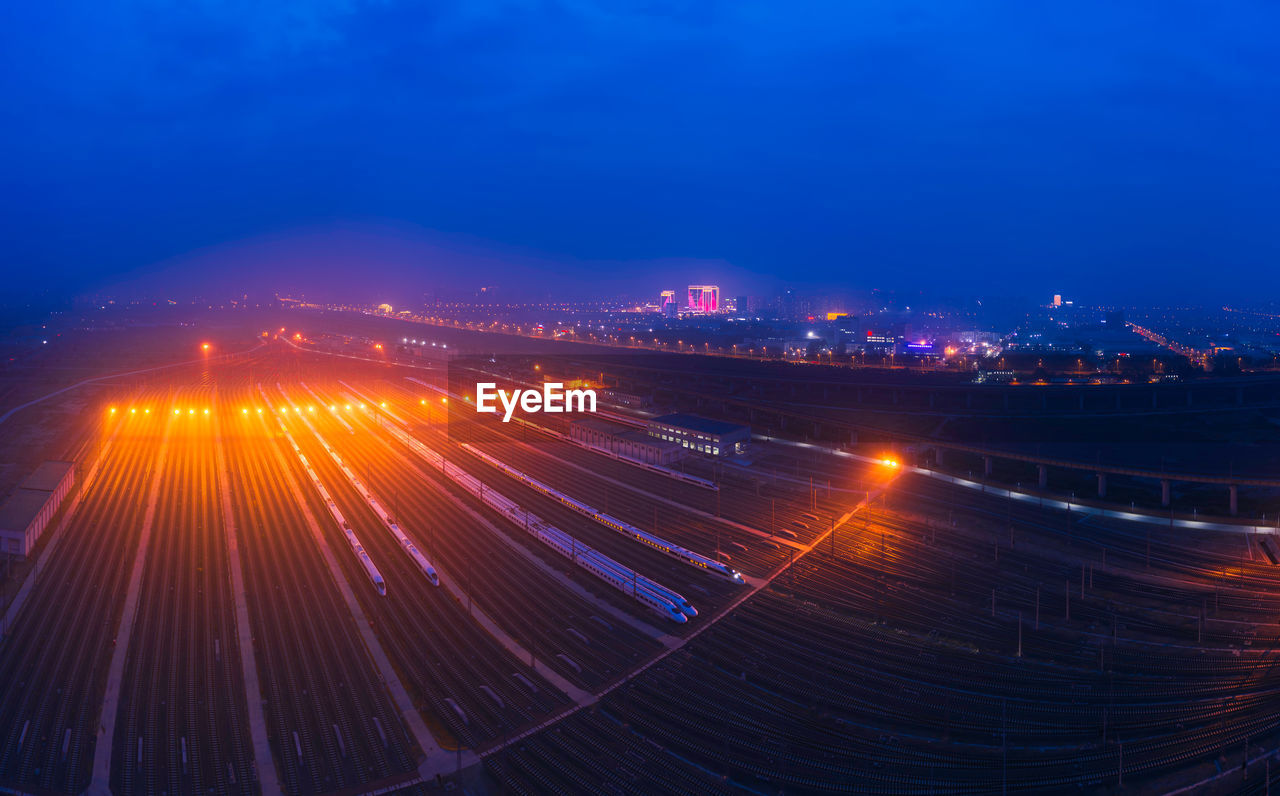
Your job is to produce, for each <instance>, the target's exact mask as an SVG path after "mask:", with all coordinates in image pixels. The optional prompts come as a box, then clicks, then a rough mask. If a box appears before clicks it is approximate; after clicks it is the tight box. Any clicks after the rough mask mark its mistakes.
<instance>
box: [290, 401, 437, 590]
mask: <svg viewBox="0 0 1280 796" xmlns="http://www.w3.org/2000/svg"><path fill="white" fill-rule="evenodd" d="M302 420H303V422H304V423H306V424H307V427H308V428H310V429H311V431H312V433H313V434H315V437H316V440H317V441H318V442H319V443H320V445H321V446H322V447H324V449H325V451H326V452H328V454H329V457H330V458H332V459H333V461H334V463H335V464H337V465H338V467H339V468H340V469H341V470H342V473H343V475H345V476H346V477H347V480H348V481H350V482H351V486H353V487H354V488H355V490H356V491H357V492H359V493H360V496H361V497H362V498H364V500H365V502H366V503H368V504H369V508H371V509H373V512H374V513H375V514H377V515H378V518H379V519H381V520H382V523H383V525H386V526H387V530H389V531H391V534H392V535H393V536H395V538H396V542H398V543H399V544H400V547H401V549H403V550H404V551H405V553H406V554H407V555H408V556H409V558H410V559H412V560H413V563H414V566H416V567H417V568H418V570H419V571H420V572H422V574H423V575H424V576H426V578H427V580H428V581H429V582H430V583H431V585H432V586H439V585H440V575H439V574H438V573H437V572H436V568H435V567H433V566H432V565H431V561H430V560H429V559H428V558H427V557H426V556H425V555H423V553H422V551H421V550H419V549H418V548H417V546H416V545H414V543H413V540H411V539H410V538H409V537H408V536H406V535H405V533H404V531H402V530H401V529H400V526H399V525H397V524H396V522H395V520H393V519H392V518H391V515H390V514H388V513H387V510H386V509H384V508H383V507H382V504H381V503H379V502H378V499H377V498H376V497H374V496H373V493H372V492H370V491H369V488H368V487H366V486H365V484H364V482H363V481H361V480H360V479H359V478H357V477H356V474H355V473H354V472H352V470H351V468H350V467H348V466H347V463H346V462H345V461H343V459H342V457H341V456H340V455H339V454H338V452H337V451H336V450H334V449H333V448H332V447H331V446H330V445H329V443H328V442H326V441H325V439H324V437H322V436H320V432H319V431H316V429H315V427H314V426H312V425H311V421H310V420H308V419H307V418H306V416H305V415H304V416H303V418H302ZM298 455H299V456H301V455H302V454H301V453H299V454H298ZM330 503H332V501H330ZM330 510H331V511H333V512H335V513H336V512H337V507H336V506H332V507H331V509H330Z"/></svg>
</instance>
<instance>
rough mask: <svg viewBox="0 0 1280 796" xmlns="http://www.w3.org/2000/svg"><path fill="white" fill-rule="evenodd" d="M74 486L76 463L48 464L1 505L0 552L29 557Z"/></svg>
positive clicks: (30, 476) (43, 465) (38, 469)
mask: <svg viewBox="0 0 1280 796" xmlns="http://www.w3.org/2000/svg"><path fill="white" fill-rule="evenodd" d="M73 484H75V463H74V462H57V461H52V462H45V463H44V464H42V465H40V466H39V467H37V468H36V471H35V472H34V473H32V474H31V475H29V476H27V480H25V481H23V482H22V484H21V485H20V486H19V487H18V488H17V489H15V490H14V491H13V494H11V495H9V497H8V499H6V500H5V502H4V504H3V505H0V552H4V553H7V554H8V555H13V556H19V557H22V558H26V557H27V556H29V555H31V550H32V549H33V548H34V547H35V546H36V542H38V541H40V536H41V534H43V533H44V531H45V528H47V527H48V525H49V521H50V520H52V519H53V515H54V514H56V513H57V512H58V507H59V506H61V505H62V500H63V498H65V497H66V496H67V494H68V493H70V492H71V487H72V485H73Z"/></svg>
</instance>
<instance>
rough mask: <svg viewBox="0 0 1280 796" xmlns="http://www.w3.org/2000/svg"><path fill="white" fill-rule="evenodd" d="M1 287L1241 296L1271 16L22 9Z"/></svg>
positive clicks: (1262, 264) (1274, 204)
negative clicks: (706, 285)
mask: <svg viewBox="0 0 1280 796" xmlns="http://www.w3.org/2000/svg"><path fill="white" fill-rule="evenodd" d="M0 23H2V24H0V61H2V63H3V72H2V74H0V80H2V81H3V89H4V91H3V102H0V114H2V115H3V119H2V120H0V143H2V144H3V147H2V151H3V157H4V161H5V165H4V170H3V171H4V181H5V190H4V191H3V194H2V195H3V207H2V208H0V213H2V215H3V219H4V221H3V240H2V241H0V242H2V243H3V252H2V256H3V258H4V260H3V262H4V270H5V273H6V275H7V276H6V280H7V281H6V282H5V287H4V288H3V290H4V293H5V294H7V295H8V296H9V297H14V296H20V295H25V294H29V293H31V292H33V291H38V290H48V291H52V292H53V293H55V294H85V293H90V292H93V291H99V290H118V291H123V292H124V293H146V292H153V293H164V294H172V295H182V294H184V293H185V294H190V293H192V292H193V291H208V292H213V293H217V292H218V291H230V290H236V291H238V290H240V289H242V288H243V289H249V290H265V291H270V290H276V289H279V290H294V291H296V290H306V291H309V292H310V293H311V294H312V295H326V294H327V295H330V296H333V295H348V296H356V297H360V298H382V297H386V298H389V299H397V300H401V301H403V300H405V297H406V296H411V295H413V294H414V292H415V291H419V292H421V291H438V292H445V291H448V290H455V289H463V288H468V287H472V286H478V285H483V284H497V285H500V286H502V287H503V288H506V289H507V290H508V291H509V292H510V293H511V294H512V295H515V294H520V293H528V294H530V295H543V294H546V293H547V292H553V293H554V294H555V295H558V296H563V297H568V298H573V297H580V296H589V295H603V294H605V293H612V292H619V291H625V292H628V293H631V294H633V295H647V294H650V293H655V292H656V291H657V290H660V289H662V288H666V287H682V286H683V285H685V284H688V283H690V282H698V281H703V280H710V281H716V282H719V283H720V284H722V285H723V286H724V287H725V290H726V292H727V293H728V294H730V295H735V294H737V293H762V294H763V293H766V292H767V291H771V290H774V289H776V288H778V287H780V286H787V285H790V286H796V287H799V288H805V289H813V288H817V287H830V288H831V289H845V288H871V287H882V288H896V289H918V288H920V287H922V286H927V287H928V288H929V289H931V290H934V291H937V292H940V293H943V294H946V293H954V294H961V295H975V294H976V295H983V294H999V295H1015V294H1016V295H1029V296H1033V297H1041V296H1042V295H1043V294H1048V293H1050V292H1063V293H1068V294H1073V295H1076V296H1078V297H1079V298H1081V299H1082V300H1086V301H1109V300H1120V301H1142V300H1151V301H1188V302H1193V301H1207V302H1218V301H1224V300H1225V301H1258V300H1261V299H1270V298H1271V297H1273V296H1275V295H1276V294H1277V291H1278V289H1280V267H1278V263H1280V258H1278V257H1277V255H1278V254H1280V236H1278V235H1277V228H1278V227H1277V217H1278V215H1280V214H1278V209H1280V201H1278V200H1280V168H1277V165H1278V163H1280V155H1278V154H1277V152H1278V151H1280V146H1278V142H1280V47H1277V46H1276V33H1277V31H1280V5H1277V4H1275V3H1271V2H1262V1H1261V0H1259V1H1257V2H1248V1H1247V0H1242V1H1241V2H1231V3H1210V2H1199V3H1189V2H1179V1H1178V0H1151V1H1150V2H1128V1H1127V0H1104V1H1102V2H1092V1H1091V0H1077V2H1073V3H1064V4H1042V3H1028V2H1025V1H1021V0H1018V1H1011V2H984V1H982V0H975V1H973V2H965V3H952V2H917V3H909V2H880V1H879V0H871V1H870V2H831V3H816V2H787V3H762V2H749V1H748V0H731V1H730V2H717V1H716V0H692V1H691V2H687V3H679V2H643V3H641V2H636V3H627V2H625V1H624V2H592V1H591V0H578V1H575V2H554V0H553V1H551V2H518V1H517V2H510V3H498V2H488V1H486V2H466V3H449V2H429V3H421V2H412V3H397V2H359V1H358V0H288V1H287V2H265V3H257V2H238V1H236V0H192V1H191V2H185V3H168V2H158V1H156V2H111V1H110V0H94V1H93V2H69V3H52V2H49V3H46V2H35V3H9V4H6V8H5V10H4V11H3V12H0Z"/></svg>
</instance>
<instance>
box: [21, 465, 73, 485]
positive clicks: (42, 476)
mask: <svg viewBox="0 0 1280 796" xmlns="http://www.w3.org/2000/svg"><path fill="white" fill-rule="evenodd" d="M75 466H76V464H75V462H58V461H50V462H45V463H44V464H42V465H40V466H39V467H37V468H36V471H35V472H34V473H32V474H31V475H29V476H27V480H25V481H23V482H22V486H23V488H24V489H43V490H44V491H46V492H52V491H53V490H55V489H57V488H58V484H60V483H62V479H63V478H65V477H66V475H67V473H69V472H70V471H71V468H73V467H75Z"/></svg>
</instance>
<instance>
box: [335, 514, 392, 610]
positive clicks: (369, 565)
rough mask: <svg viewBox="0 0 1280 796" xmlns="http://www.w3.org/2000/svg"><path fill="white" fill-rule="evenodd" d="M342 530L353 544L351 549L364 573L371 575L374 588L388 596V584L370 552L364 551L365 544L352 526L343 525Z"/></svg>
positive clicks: (348, 541) (349, 542)
mask: <svg viewBox="0 0 1280 796" xmlns="http://www.w3.org/2000/svg"><path fill="white" fill-rule="evenodd" d="M342 532H343V533H344V534H346V536H347V544H349V545H351V550H352V551H353V552H354V553H355V554H356V558H357V559H358V560H359V561H360V566H362V567H364V574H366V575H368V576H369V580H370V581H372V582H373V588H375V589H377V590H378V594H381V595H382V596H383V597H386V596H387V584H386V581H384V580H383V579H382V573H381V572H379V571H378V568H377V567H376V566H374V565H373V559H371V558H369V554H368V553H366V552H365V551H364V545H362V544H360V540H359V539H357V538H356V535H355V532H354V531H352V530H351V528H350V526H347V525H343V526H342Z"/></svg>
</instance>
